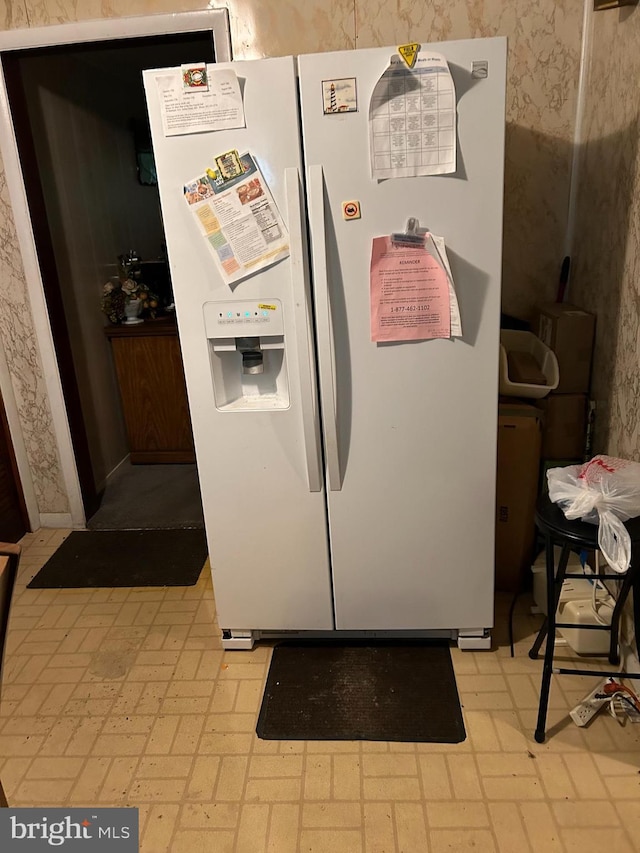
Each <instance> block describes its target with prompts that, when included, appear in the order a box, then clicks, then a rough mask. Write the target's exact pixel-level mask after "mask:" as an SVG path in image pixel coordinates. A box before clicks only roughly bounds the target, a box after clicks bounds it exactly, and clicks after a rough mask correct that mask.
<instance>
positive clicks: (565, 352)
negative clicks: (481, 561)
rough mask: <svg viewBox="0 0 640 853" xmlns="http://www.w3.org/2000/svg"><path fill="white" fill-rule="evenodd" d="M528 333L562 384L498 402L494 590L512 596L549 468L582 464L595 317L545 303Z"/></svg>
mask: <svg viewBox="0 0 640 853" xmlns="http://www.w3.org/2000/svg"><path fill="white" fill-rule="evenodd" d="M533 331H534V332H535V333H536V334H537V336H538V337H539V338H540V339H541V340H542V342H543V343H544V344H546V346H548V347H549V348H550V349H551V350H552V351H553V352H554V353H555V356H556V358H557V360H558V367H559V374H560V381H559V383H558V386H557V388H556V389H555V390H554V391H552V392H551V393H550V394H549V395H548V396H546V397H542V398H541V399H537V400H534V399H518V398H516V397H503V398H501V399H500V403H499V410H498V478H497V502H496V588H497V589H501V590H507V591H512V592H513V591H516V590H518V589H520V588H521V587H522V585H523V583H524V579H525V576H526V574H527V573H528V571H529V569H530V567H531V556H532V550H533V545H534V539H535V525H534V513H535V504H536V501H537V498H538V494H539V491H540V490H541V489H542V488H545V487H546V482H547V477H546V472H547V470H548V469H549V468H556V467H560V466H562V465H570V464H575V463H578V462H582V461H583V458H584V454H585V439H586V431H587V417H588V411H589V404H588V393H589V380H590V374H591V356H592V351H593V341H594V332H595V316H594V315H593V314H589V313H588V312H587V311H583V310H582V309H581V308H578V307H576V306H575V305H569V304H567V303H548V304H544V305H540V306H539V307H538V309H537V315H536V321H535V324H534V327H533ZM511 378H512V377H511ZM515 392H517V388H516V389H515Z"/></svg>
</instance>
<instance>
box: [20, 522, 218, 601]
mask: <svg viewBox="0 0 640 853" xmlns="http://www.w3.org/2000/svg"><path fill="white" fill-rule="evenodd" d="M206 559H207V542H206V539H205V533H204V530H201V529H187V530H185V529H183V530H87V531H84V530H82V531H80V530H76V531H74V532H73V533H71V534H69V536H68V537H67V539H65V540H64V542H63V543H62V545H61V546H60V547H59V548H58V550H57V551H56V552H55V554H54V555H53V556H52V557H51V558H50V559H49V560H48V561H47V562H46V563H45V565H44V566H43V567H42V569H41V570H40V571H39V572H38V574H37V575H36V576H35V577H34V578H33V580H32V581H31V583H29V584H27V586H28V588H29V589H73V588H80V587H82V588H86V587H91V588H94V587H114V586H193V584H195V583H196V581H197V580H198V577H199V576H200V572H201V571H202V567H203V566H204V562H205V560H206Z"/></svg>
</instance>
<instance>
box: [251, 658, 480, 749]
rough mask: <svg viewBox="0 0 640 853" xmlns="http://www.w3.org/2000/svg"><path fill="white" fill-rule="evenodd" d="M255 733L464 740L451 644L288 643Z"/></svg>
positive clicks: (272, 673)
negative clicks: (450, 649)
mask: <svg viewBox="0 0 640 853" xmlns="http://www.w3.org/2000/svg"><path fill="white" fill-rule="evenodd" d="M256 732H257V734H258V737H260V738H263V739H265V740H384V741H406V742H420V743H460V742H461V741H463V740H464V739H465V737H466V734H465V730H464V723H463V720H462V712H461V709H460V700H459V698H458V688H457V686H456V680H455V674H454V671H453V664H452V662H451V654H450V652H449V647H448V644H446V643H433V642H400V641H398V642H383V643H375V644H371V643H351V642H350V643H335V642H329V643H298V642H286V643H282V644H280V645H278V646H276V647H275V648H274V650H273V657H272V659H271V667H270V669H269V675H268V677H267V683H266V687H265V692H264V698H263V700H262V707H261V709H260V716H259V718H258V725H257V728H256Z"/></svg>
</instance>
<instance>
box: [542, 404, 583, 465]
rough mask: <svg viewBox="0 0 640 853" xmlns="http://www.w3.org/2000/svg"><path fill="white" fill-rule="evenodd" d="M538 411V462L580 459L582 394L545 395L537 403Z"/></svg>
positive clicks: (581, 444)
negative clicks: (539, 429) (540, 427)
mask: <svg viewBox="0 0 640 853" xmlns="http://www.w3.org/2000/svg"><path fill="white" fill-rule="evenodd" d="M536 406H537V407H538V408H539V409H541V410H542V412H543V413H544V417H543V419H542V458H543V459H581V458H582V456H583V455H584V447H585V440H586V434H587V397H586V395H585V394H557V393H552V394H549V396H548V397H545V398H544V399H543V400H538V401H537V402H536Z"/></svg>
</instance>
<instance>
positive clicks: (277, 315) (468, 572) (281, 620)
mask: <svg viewBox="0 0 640 853" xmlns="http://www.w3.org/2000/svg"><path fill="white" fill-rule="evenodd" d="M429 50H431V51H436V52H438V53H440V54H442V55H443V56H444V57H445V58H446V60H447V62H448V65H449V69H450V72H451V75H452V78H453V82H454V84H455V93H456V114H457V116H456V123H457V162H456V170H455V172H454V173H452V174H442V175H429V176H419V177H401V178H393V179H386V180H378V179H374V178H372V176H371V163H370V154H369V100H370V97H371V94H372V92H373V90H374V87H375V86H376V83H377V81H378V79H379V78H380V76H381V75H382V74H383V72H384V71H385V69H386V68H387V66H388V65H389V61H390V58H391V56H392V55H393V54H395V51H396V49H395V48H393V47H390V48H375V49H371V50H354V51H344V52H337V53H323V54H315V55H306V56H301V57H298V59H297V60H296V59H295V58H292V57H284V58H274V59H264V60H257V61H246V62H244V61H243V62H233V63H228V64H218V65H215V66H212V67H211V70H212V71H214V70H219V69H225V68H232V69H233V70H234V71H235V72H236V74H237V77H238V80H239V83H240V88H241V92H242V99H243V104H244V113H245V121H246V126H245V127H243V128H235V129H227V130H215V131H212V132H202V133H190V134H184V135H173V136H166V135H165V130H164V127H163V121H162V110H161V104H160V98H161V96H160V94H159V87H158V82H157V79H156V78H157V77H159V76H163V75H165V76H166V75H167V73H168V70H167V69H160V70H157V69H156V70H148V71H145V72H144V84H145V89H146V96H147V104H148V111H149V119H150V124H151V131H152V138H153V149H154V154H155V161H156V169H157V175H158V184H159V189H160V198H161V205H162V214H163V219H164V226H165V232H166V241H167V251H168V258H169V263H170V269H171V279H172V283H173V289H174V296H175V305H176V314H177V322H178V329H179V336H180V343H181V348H182V356H183V361H184V371H185V378H186V385H187V391H188V398H189V405H190V411H191V419H192V426H193V434H194V441H195V449H196V459H197V465H198V472H199V479H200V487H201V493H202V502H203V507H204V516H205V526H206V534H207V541H208V546H209V554H210V561H211V570H212V577H213V586H214V594H215V599H216V606H217V614H218V622H219V625H220V628H221V629H222V632H223V642H224V645H225V646H226V647H227V648H249V647H251V645H252V643H253V642H254V641H255V640H256V639H257V638H259V637H265V636H274V635H280V634H290V633H295V632H313V633H314V634H315V635H320V636H336V635H337V633H338V632H340V635H344V636H352V635H357V636H366V637H371V636H387V635H398V636H416V635H420V636H440V637H448V638H450V639H452V640H457V642H458V644H459V645H460V647H462V648H487V647H488V646H489V644H490V629H491V627H492V625H493V602H494V580H493V578H494V526H495V473H496V434H497V395H498V350H499V318H500V279H501V256H502V201H503V161H504V132H505V80H506V40H505V39H502V38H491V39H474V40H465V41H452V42H445V43H439V44H432V45H423V46H422V51H429ZM328 80H350V81H354V80H355V84H350V85H353V86H355V87H356V89H357V100H358V104H357V110H355V111H344V112H331V113H329V114H325V112H324V109H325V108H326V99H325V98H324V93H325V91H326V90H325V89H323V81H324V82H325V83H326V81H328ZM230 150H237V151H240V152H243V151H248V152H250V153H251V155H252V156H253V158H254V159H255V162H256V163H257V164H258V166H259V168H260V170H261V172H262V175H263V178H264V181H265V182H266V183H267V185H268V187H269V189H270V191H271V193H272V195H273V198H274V200H275V203H276V205H277V207H278V210H279V212H280V215H281V217H282V220H283V221H284V223H285V225H286V228H287V229H288V232H289V245H290V255H289V256H288V257H287V258H285V259H284V260H280V261H279V262H278V263H275V264H273V265H272V266H270V267H268V268H266V269H263V270H261V271H260V272H257V273H255V274H253V275H251V276H249V277H247V278H245V279H243V280H242V281H239V282H238V283H235V284H233V285H231V286H230V285H228V284H226V283H225V281H224V280H223V278H222V276H221V274H220V273H219V271H218V268H217V267H216V265H215V264H214V263H213V258H212V254H211V251H210V247H209V246H207V245H206V242H205V241H204V240H203V239H202V237H201V235H200V234H199V233H198V231H197V230H196V228H195V225H194V217H193V216H192V215H191V211H190V210H189V209H188V205H187V204H185V200H184V196H183V189H184V186H185V184H186V182H188V181H190V180H191V179H192V178H193V176H194V174H195V173H197V172H198V170H200V169H201V168H202V166H203V164H207V163H211V162H212V158H213V157H214V156H217V155H219V154H220V153H222V152H227V151H230ZM347 201H357V202H359V206H360V218H355V219H345V218H343V203H344V202H347ZM409 217H415V218H416V219H418V220H419V222H420V224H421V225H423V226H425V227H428V228H429V229H430V231H432V232H433V233H434V234H437V235H440V236H442V237H443V238H444V240H445V242H446V247H447V253H448V258H449V262H450V266H451V272H452V276H453V280H454V281H455V286H456V291H457V296H458V301H459V306H460V314H461V318H462V327H463V335H462V337H461V338H455V339H436V340H422V341H415V342H402V343H392V344H390V343H374V342H372V340H371V330H370V260H371V247H372V240H373V239H374V238H376V237H380V236H384V235H389V234H391V233H392V232H398V231H402V230H403V229H404V227H405V225H406V223H407V220H408V218H409ZM265 306H266V307H267V309H268V310H264V309H265ZM245 318H249V319H248V320H247V322H245ZM249 321H250V322H249ZM256 338H258V339H259V351H260V356H259V357H261V358H263V360H264V361H263V373H262V374H260V375H255V374H252V373H251V372H250V373H243V360H244V358H245V355H246V353H244V352H243V349H242V344H241V343H239V342H241V341H246V340H247V339H251V340H252V341H253V342H254V343H255V340H256ZM249 348H251V347H249Z"/></svg>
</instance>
